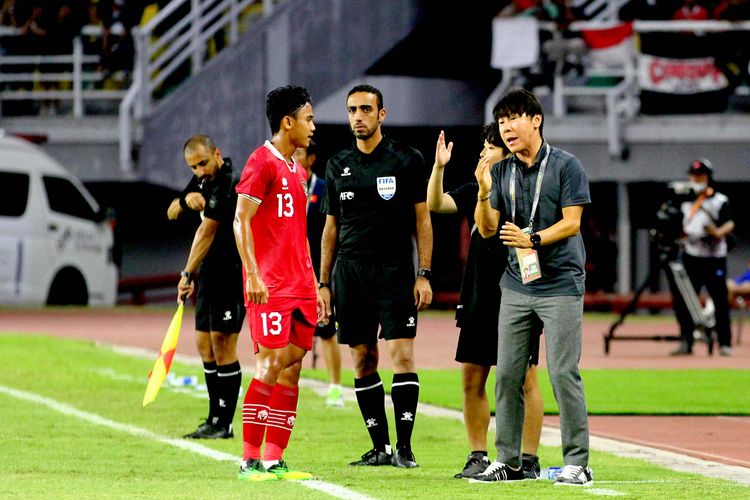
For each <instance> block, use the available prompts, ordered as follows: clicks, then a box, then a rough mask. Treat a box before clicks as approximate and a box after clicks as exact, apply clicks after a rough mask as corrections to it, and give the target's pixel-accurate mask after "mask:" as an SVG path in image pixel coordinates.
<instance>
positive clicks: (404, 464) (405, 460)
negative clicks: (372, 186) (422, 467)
mask: <svg viewBox="0 0 750 500" xmlns="http://www.w3.org/2000/svg"><path fill="white" fill-rule="evenodd" d="M391 465H393V466H394V467H401V468H402V469H413V468H414V467H419V465H418V464H417V462H416V460H415V459H414V453H412V451H411V448H410V447H408V446H400V447H398V448H396V453H394V454H393V456H392V457H391Z"/></svg>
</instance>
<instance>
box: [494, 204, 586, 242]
mask: <svg viewBox="0 0 750 500" xmlns="http://www.w3.org/2000/svg"><path fill="white" fill-rule="evenodd" d="M582 215H583V205H571V206H569V207H564V208H563V209H562V219H560V220H559V221H557V222H556V223H554V224H553V225H551V226H550V227H548V228H546V229H543V230H542V231H538V232H537V234H538V235H539V237H540V238H541V240H542V241H541V244H542V246H544V245H551V244H552V243H555V242H557V241H560V240H564V239H565V238H570V237H571V236H575V235H576V234H578V232H579V231H580V230H581V216H582ZM500 239H501V240H503V245H505V246H509V247H518V248H531V247H533V246H534V245H533V244H532V243H531V239H530V235H529V234H527V233H524V232H523V230H522V229H521V228H519V227H518V226H516V225H515V224H513V223H511V222H506V223H505V224H503V227H502V229H501V230H500Z"/></svg>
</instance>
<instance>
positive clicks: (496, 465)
mask: <svg viewBox="0 0 750 500" xmlns="http://www.w3.org/2000/svg"><path fill="white" fill-rule="evenodd" d="M503 465H504V464H503V463H502V462H492V463H491V464H490V465H488V466H487V468H486V469H485V470H484V472H482V473H481V475H482V476H491V475H493V474H495V473H496V472H498V471H499V470H501V469H502V468H503Z"/></svg>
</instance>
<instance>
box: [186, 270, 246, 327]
mask: <svg viewBox="0 0 750 500" xmlns="http://www.w3.org/2000/svg"><path fill="white" fill-rule="evenodd" d="M197 287H198V297H197V300H196V305H195V329H196V330H199V331H202V332H220V333H239V332H240V330H242V322H243V321H245V297H244V294H243V290H242V267H241V264H227V265H206V263H204V264H203V265H202V266H201V268H200V275H199V277H198V283H197Z"/></svg>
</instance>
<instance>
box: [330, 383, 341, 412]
mask: <svg viewBox="0 0 750 500" xmlns="http://www.w3.org/2000/svg"><path fill="white" fill-rule="evenodd" d="M326 406H331V407H333V408H343V407H344V392H343V391H342V390H341V386H335V385H333V386H330V387H329V388H328V393H327V394H326Z"/></svg>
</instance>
